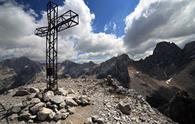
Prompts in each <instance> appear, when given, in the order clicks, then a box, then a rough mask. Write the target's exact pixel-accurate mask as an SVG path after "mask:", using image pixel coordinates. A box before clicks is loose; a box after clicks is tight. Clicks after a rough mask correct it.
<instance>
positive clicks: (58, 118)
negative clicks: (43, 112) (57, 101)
mask: <svg viewBox="0 0 195 124" xmlns="http://www.w3.org/2000/svg"><path fill="white" fill-rule="evenodd" d="M61 118H62V113H60V112H57V113H56V114H55V116H54V118H53V119H54V120H55V121H59V120H61Z"/></svg>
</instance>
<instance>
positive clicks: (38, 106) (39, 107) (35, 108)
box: [30, 102, 45, 114]
mask: <svg viewBox="0 0 195 124" xmlns="http://www.w3.org/2000/svg"><path fill="white" fill-rule="evenodd" d="M44 106H45V103H43V102H40V103H37V104H35V105H34V106H33V107H31V108H30V112H31V113H32V114H36V113H37V112H38V111H39V110H40V109H41V108H42V107H44Z"/></svg>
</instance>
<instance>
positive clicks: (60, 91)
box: [58, 88, 68, 96]
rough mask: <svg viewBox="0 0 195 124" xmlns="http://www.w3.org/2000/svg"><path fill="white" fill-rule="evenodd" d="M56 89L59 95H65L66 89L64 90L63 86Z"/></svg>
mask: <svg viewBox="0 0 195 124" xmlns="http://www.w3.org/2000/svg"><path fill="white" fill-rule="evenodd" d="M58 90H59V93H60V95H64V96H66V95H67V94H68V91H67V90H64V89H63V88H59V89H58Z"/></svg>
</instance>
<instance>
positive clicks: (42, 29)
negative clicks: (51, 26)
mask: <svg viewBox="0 0 195 124" xmlns="http://www.w3.org/2000/svg"><path fill="white" fill-rule="evenodd" d="M47 32H48V27H40V28H36V30H35V35H37V36H40V37H45V36H46V35H47Z"/></svg>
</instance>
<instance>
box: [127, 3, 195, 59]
mask: <svg viewBox="0 0 195 124" xmlns="http://www.w3.org/2000/svg"><path fill="white" fill-rule="evenodd" d="M194 12H195V1H194V0H149V1H148V0H140V3H139V4H138V5H137V7H136V8H135V10H134V12H132V13H130V14H129V15H128V16H127V17H126V19H125V24H126V27H125V36H124V43H125V45H126V46H127V47H128V52H129V54H130V55H131V56H133V57H134V58H137V59H138V58H140V57H144V56H146V55H148V54H151V53H152V50H153V48H154V47H155V45H156V43H157V42H160V41H164V40H165V41H170V42H175V43H176V44H178V45H179V46H183V45H184V44H185V43H187V42H190V41H192V40H195V35H194V34H195V13H194Z"/></svg>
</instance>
